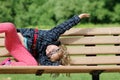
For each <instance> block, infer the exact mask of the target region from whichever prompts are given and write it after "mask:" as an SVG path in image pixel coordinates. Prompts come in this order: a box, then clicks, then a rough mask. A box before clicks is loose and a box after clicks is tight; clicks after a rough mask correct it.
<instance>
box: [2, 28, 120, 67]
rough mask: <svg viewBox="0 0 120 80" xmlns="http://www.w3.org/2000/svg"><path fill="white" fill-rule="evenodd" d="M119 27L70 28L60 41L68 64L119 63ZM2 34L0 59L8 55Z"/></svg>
mask: <svg viewBox="0 0 120 80" xmlns="http://www.w3.org/2000/svg"><path fill="white" fill-rule="evenodd" d="M119 35H120V28H119V27H111V28H72V29H70V30H69V31H67V32H65V33H64V34H63V35H62V36H61V37H60V41H61V42H62V44H64V45H66V47H67V50H68V52H69V55H70V59H71V61H70V65H76V66H79V65H83V66H84V65H88V66H90V65H94V66H96V65H119V64H120V56H119V54H120V36H119ZM8 56H9V55H8V51H7V50H6V49H5V47H4V34H0V61H1V60H3V59H4V58H5V57H8Z"/></svg>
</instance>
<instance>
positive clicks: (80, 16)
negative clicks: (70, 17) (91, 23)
mask: <svg viewBox="0 0 120 80" xmlns="http://www.w3.org/2000/svg"><path fill="white" fill-rule="evenodd" d="M88 17H90V14H88V13H83V14H80V15H79V18H80V19H82V18H88Z"/></svg>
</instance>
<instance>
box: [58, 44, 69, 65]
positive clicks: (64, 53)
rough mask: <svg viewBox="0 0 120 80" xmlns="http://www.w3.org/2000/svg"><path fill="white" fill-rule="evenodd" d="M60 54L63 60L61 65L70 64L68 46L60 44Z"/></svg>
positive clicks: (60, 58)
mask: <svg viewBox="0 0 120 80" xmlns="http://www.w3.org/2000/svg"><path fill="white" fill-rule="evenodd" d="M59 47H60V50H59V52H60V54H59V56H60V57H59V60H60V62H61V65H69V64H70V57H69V53H68V51H67V48H66V46H65V45H60V46H59Z"/></svg>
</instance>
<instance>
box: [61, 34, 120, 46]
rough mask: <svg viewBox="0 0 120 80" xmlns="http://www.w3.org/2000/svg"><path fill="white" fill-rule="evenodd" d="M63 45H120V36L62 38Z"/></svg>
mask: <svg viewBox="0 0 120 80" xmlns="http://www.w3.org/2000/svg"><path fill="white" fill-rule="evenodd" d="M60 41H61V42H62V43H63V44H69V45H70V44H119V43H120V36H95V37H75V38H74V37H71V38H70V37H68V38H61V39H60Z"/></svg>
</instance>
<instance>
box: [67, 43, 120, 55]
mask: <svg viewBox="0 0 120 80" xmlns="http://www.w3.org/2000/svg"><path fill="white" fill-rule="evenodd" d="M67 51H68V53H69V54H72V55H77V54H82V55H85V54H120V46H107V45H105V46H89V47H85V46H67Z"/></svg>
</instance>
